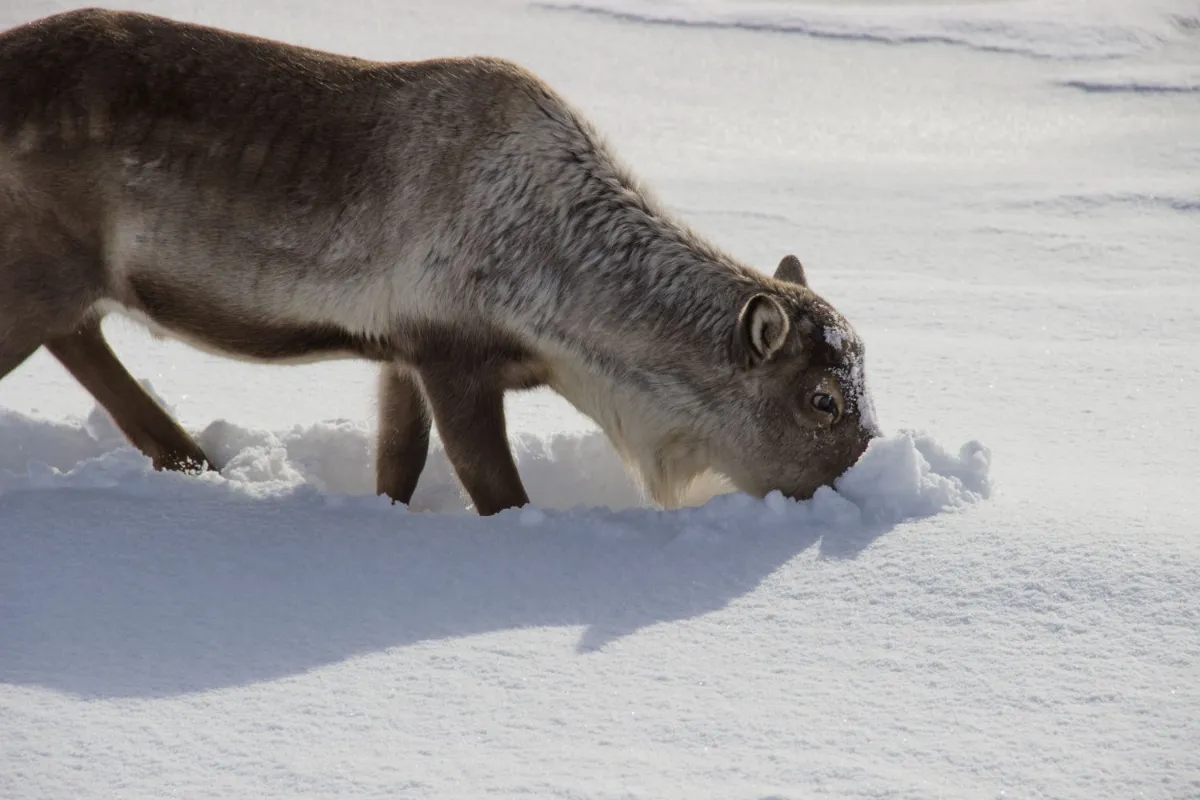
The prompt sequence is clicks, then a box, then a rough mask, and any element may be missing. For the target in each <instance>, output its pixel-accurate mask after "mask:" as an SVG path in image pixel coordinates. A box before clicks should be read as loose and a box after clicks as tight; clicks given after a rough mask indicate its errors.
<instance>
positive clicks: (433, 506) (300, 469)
mask: <svg viewBox="0 0 1200 800" xmlns="http://www.w3.org/2000/svg"><path fill="white" fill-rule="evenodd" d="M148 388H149V387H148ZM196 438H197V440H198V441H199V443H200V445H201V447H203V448H204V450H205V452H207V453H208V454H209V456H210V457H211V458H212V459H213V460H214V461H215V462H216V464H217V465H218V466H219V467H220V472H219V473H218V472H210V473H205V474H203V475H182V474H177V473H165V472H162V473H160V472H155V471H154V469H153V467H152V466H151V464H150V461H149V459H147V458H145V457H144V456H142V455H141V454H140V453H139V452H137V451H136V450H134V449H133V448H132V447H130V446H129V445H128V444H127V443H126V442H125V440H124V438H122V436H121V434H120V432H119V431H117V430H116V429H115V428H114V427H113V425H112V423H111V421H109V419H108V417H107V415H106V414H105V413H104V412H103V410H102V409H100V408H99V407H97V408H96V409H95V410H94V411H93V412H92V414H91V415H90V416H89V417H88V419H87V420H86V421H85V422H84V423H83V424H82V425H72V424H68V423H54V422H46V421H41V420H36V419H31V418H29V417H26V416H24V415H22V414H19V413H16V412H12V411H4V410H0V495H3V494H5V493H10V492H17V491H28V490H56V489H104V490H115V491H117V492H120V493H123V494H126V495H133V496H143V497H144V496H154V497H162V496H168V497H180V498H187V497H189V496H206V495H209V494H211V493H212V492H217V493H221V494H226V495H230V496H236V497H239V498H242V499H248V500H254V499H260V500H261V499H272V498H274V499H286V498H289V497H293V496H297V495H299V496H301V497H304V496H309V497H311V496H312V495H314V494H315V495H318V496H321V497H324V499H325V502H326V503H327V504H329V505H344V504H346V503H353V504H356V505H361V506H366V507H378V508H381V509H388V510H389V511H393V510H395V509H393V508H392V505H391V503H389V502H388V501H386V500H384V499H383V498H379V497H376V496H375V494H374V477H373V462H374V453H373V449H374V448H373V442H372V438H371V435H370V432H369V431H368V430H367V429H366V428H364V427H363V426H361V425H359V424H357V423H354V422H348V421H331V422H320V423H316V424H312V425H298V426H295V427H293V428H292V429H290V430H286V431H263V430H250V429H246V428H242V427H239V426H237V425H234V424H232V423H229V422H225V421H216V422H213V423H211V424H210V425H208V427H206V428H205V429H204V430H203V431H201V432H200V433H199V434H197V436H196ZM513 444H514V451H515V453H516V456H517V463H518V467H519V469H520V471H521V475H522V477H523V478H524V480H525V483H526V486H527V488H528V490H529V493H530V498H531V500H532V503H533V505H534V506H535V507H536V508H534V509H527V510H526V511H525V513H523V514H522V515H521V521H522V523H523V524H527V525H528V524H540V523H541V522H542V521H544V520H545V519H546V515H545V514H543V513H541V512H540V511H538V510H537V509H557V510H562V509H571V508H580V507H582V508H605V509H609V510H610V511H620V510H625V509H635V508H640V507H641V508H644V507H645V506H646V505H647V502H646V500H645V498H644V496H643V494H642V492H641V491H640V490H639V489H638V487H637V486H636V485H635V484H634V483H633V482H632V481H631V479H630V478H629V476H628V475H627V473H626V471H625V469H624V466H623V465H622V463H621V461H620V459H619V458H618V457H617V455H616V453H615V452H614V451H613V449H612V447H611V446H610V445H609V443H608V441H607V440H606V439H605V438H604V437H603V436H602V435H601V434H599V433H596V432H592V433H580V434H559V435H556V436H552V437H547V438H540V437H536V436H530V435H525V436H521V437H518V438H516V439H515V440H514V442H513ZM989 465H990V454H989V451H988V450H987V448H986V447H984V446H983V445H981V444H979V443H978V442H969V443H967V444H966V445H963V447H962V449H961V450H960V452H959V454H958V455H957V456H956V455H953V454H951V453H949V452H947V451H946V450H944V449H943V448H942V447H941V446H940V445H939V444H938V443H937V442H935V441H934V440H933V439H932V438H930V437H928V436H926V435H920V434H914V433H901V434H898V435H894V436H890V437H881V438H879V439H876V440H875V441H873V442H872V443H871V445H870V447H869V448H868V449H867V452H866V453H865V454H864V455H863V457H862V458H861V459H860V460H859V463H858V464H856V465H855V466H854V467H853V468H852V469H851V470H849V471H848V472H847V473H846V474H845V475H843V476H842V477H841V478H840V479H839V480H838V481H837V491H834V490H833V489H830V488H823V489H822V490H821V491H819V492H818V493H817V495H816V496H815V497H813V498H812V499H811V500H808V501H805V502H797V501H793V500H790V499H787V498H785V497H783V496H782V495H781V494H779V493H778V492H776V493H773V494H772V495H769V496H768V497H766V498H765V499H763V500H761V501H759V500H755V499H753V498H750V497H747V496H745V495H741V494H738V493H731V492H729V490H728V488H726V487H724V486H721V485H718V484H716V483H715V482H713V483H712V484H707V485H702V486H701V487H700V489H699V491H698V492H696V493H695V494H694V495H693V502H694V503H698V504H700V503H702V506H700V507H693V508H691V509H683V510H681V511H679V512H675V513H679V514H687V515H691V516H690V517H689V519H691V520H692V521H695V520H697V519H708V520H710V521H712V520H716V519H719V518H723V517H736V518H742V516H743V515H744V514H745V513H747V512H748V511H751V510H754V509H757V511H758V513H759V515H760V518H761V520H762V521H763V522H770V521H775V522H789V523H797V524H803V525H817V526H824V527H834V528H846V527H856V526H861V525H878V524H891V523H896V522H900V521H903V520H907V519H912V518H919V517H927V516H930V515H933V514H937V513H939V512H941V511H944V510H948V509H954V508H960V507H963V506H967V505H970V504H972V503H975V502H977V501H979V500H981V499H983V498H986V497H987V496H988V495H989V493H990V478H989V474H988V471H989ZM412 510H414V511H434V512H443V513H451V512H453V513H465V512H468V511H469V505H468V502H467V500H466V498H465V496H464V495H463V493H462V491H461V489H460V487H459V484H458V481H457V480H456V478H455V477H454V473H453V470H452V469H451V467H450V464H449V462H448V460H447V459H446V457H445V453H444V452H443V451H442V450H441V448H440V447H438V446H437V445H436V444H435V446H434V447H433V448H432V450H431V453H430V458H429V462H428V464H427V466H426V469H425V472H424V473H423V474H422V477H421V483H420V486H419V487H418V489H417V493H416V496H415V497H414V498H413V504H412ZM402 511H403V509H401V510H400V511H398V512H397V513H402ZM647 512H648V513H649V510H648V509H647ZM655 513H657V512H655ZM695 515H700V516H699V517H697V516H695Z"/></svg>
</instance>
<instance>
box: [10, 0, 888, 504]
mask: <svg viewBox="0 0 1200 800" xmlns="http://www.w3.org/2000/svg"><path fill="white" fill-rule="evenodd" d="M785 261H786V260H785ZM793 262H794V263H793ZM777 278H779V280H773V279H771V278H767V277H765V276H761V275H758V274H757V273H755V272H753V271H752V270H749V269H747V268H743V267H741V266H740V265H736V264H735V263H733V262H732V261H731V260H730V259H728V258H727V257H726V256H724V255H723V254H721V253H720V252H718V251H717V250H716V249H715V248H712V247H711V246H709V245H706V244H704V243H703V242H702V241H700V240H699V239H698V238H697V237H695V236H694V235H692V234H691V233H690V232H688V231H686V230H685V229H683V228H682V227H681V226H678V225H677V224H676V223H675V222H674V221H672V220H670V219H669V218H668V217H667V216H666V215H665V214H664V213H663V212H662V211H661V210H660V209H659V208H658V207H657V206H656V205H655V204H654V203H653V202H652V201H651V200H650V199H648V196H647V195H646V194H645V193H644V191H643V190H642V189H641V188H640V187H639V186H638V185H637V184H636V182H634V181H633V179H632V178H631V177H629V176H628V175H627V174H626V173H625V172H623V171H622V170H621V169H620V168H619V167H618V166H616V165H615V162H614V161H613V159H612V158H611V157H610V155H609V154H608V153H607V151H606V150H605V149H604V148H603V147H602V145H601V144H600V142H599V140H598V138H597V137H596V136H595V135H594V133H593V132H592V131H591V129H590V128H589V127H588V126H587V125H586V124H585V123H584V122H583V121H582V120H581V118H579V117H578V116H577V115H576V114H575V113H574V112H573V111H572V110H570V108H569V107H568V106H567V105H566V104H565V103H564V102H563V101H561V100H560V99H559V98H557V97H556V96H555V95H554V94H553V93H552V92H551V91H550V89H549V88H548V87H546V86H545V85H544V84H542V83H541V82H540V81H538V80H537V79H536V78H535V77H533V76H531V75H529V74H528V73H527V72H525V71H523V70H521V69H520V68H518V67H516V66H515V65H512V64H509V63H508V62H503V61H499V60H495V59H473V58H467V59H444V60H433V61H424V62H411V63H402V62H397V63H377V62H371V61H365V60H361V59H355V58H350V57H346V56H339V55H333V54H328V53H322V52H318V51H314V50H309V49H306V48H301V47H295V46H292V45H287V44H282V43H279V42H274V41H270V40H266V39H261V38H256V37H251V36H244V35H239V34H233V33H228V32H225V31H219V30H216V29H212V28H206V27H202V26H198V25H189V24H183V23H177V22H172V21H169V20H164V19H161V18H158V17H153V16H150V15H145V14H134V13H123V12H110V11H101V10H94V9H90V10H81V11H73V12H68V13H65V14H60V15H57V16H54V17H48V18H45V19H42V20H38V21H36V22H33V23H29V24H27V25H23V26H20V27H17V28H14V29H12V30H9V31H6V32H4V33H2V34H0V379H2V378H3V377H4V375H6V374H7V373H8V372H10V371H11V370H12V369H14V368H16V366H18V365H19V364H20V363H21V362H22V361H23V360H24V359H25V358H27V357H28V356H29V355H30V354H32V353H33V352H34V351H35V350H37V348H38V347H40V346H43V345H45V346H46V347H47V348H48V349H49V350H50V352H51V353H53V354H54V355H55V357H57V358H58V359H59V360H60V361H61V362H62V363H63V364H64V366H66V368H67V369H68V370H70V371H71V373H72V374H73V375H74V376H75V377H76V378H77V379H78V380H79V381H80V382H81V383H82V384H83V385H84V386H85V387H86V388H87V389H88V390H89V391H90V392H91V393H92V394H93V395H94V396H95V397H96V399H97V400H98V401H99V402H100V403H101V404H102V405H103V406H104V407H105V408H106V409H107V410H108V411H109V413H110V414H111V415H112V416H113V418H114V420H115V421H116V422H117V424H118V426H119V427H120V428H121V430H123V431H124V432H125V433H126V435H127V436H128V437H129V438H130V440H131V441H132V442H133V443H134V444H135V445H136V446H137V447H139V448H140V449H141V450H142V451H143V452H145V453H147V454H148V455H149V456H150V457H151V458H152V459H153V460H154V464H155V466H156V467H159V468H171V469H178V468H194V467H196V466H197V465H198V464H201V463H204V462H205V461H206V459H205V456H204V454H203V453H202V452H201V450H200V448H199V447H198V446H197V445H196V444H195V442H193V441H192V439H191V438H190V437H189V436H188V435H187V434H186V433H185V432H184V431H183V430H182V429H181V428H180V427H179V426H178V425H177V424H176V423H175V422H174V421H173V420H171V419H170V418H169V417H168V416H167V414H166V413H165V412H164V411H163V410H162V409H161V408H159V407H158V406H157V405H155V404H154V402H153V401H152V400H151V399H150V398H149V396H148V395H146V393H145V392H144V391H142V389H141V388H140V387H139V386H138V385H137V383H136V382H135V381H134V380H133V378H132V377H131V376H130V375H129V374H128V373H127V372H126V371H125V369H124V368H123V367H122V366H121V365H120V363H119V362H118V361H117V359H116V357H115V356H114V355H113V354H112V352H111V351H110V350H109V349H108V346H107V344H106V343H105V342H104V339H103V337H102V335H101V333H100V328H99V320H100V319H101V317H102V316H103V314H104V313H106V312H107V311H109V310H111V309H113V308H120V309H121V310H124V311H126V312H128V313H130V314H132V315H134V316H136V317H140V318H143V319H144V320H146V321H147V323H148V324H151V325H152V327H153V328H155V329H158V330H163V331H166V332H168V333H170V334H171V335H174V336H177V337H179V338H181V339H183V340H184V341H187V342H190V343H192V344H193V345H196V346H199V347H203V348H206V349H210V350H213V351H216V352H218V353H222V354H225V355H230V356H234V357H239V358H244V359H250V360H258V361H297V360H312V359H319V358H340V357H351V358H364V359H369V360H372V361H376V362H379V363H380V365H381V367H380V369H381V372H380V390H379V391H380V424H379V439H378V464H377V468H376V475H377V489H378V491H379V492H380V493H381V494H387V495H388V496H390V497H391V498H393V500H396V501H399V502H404V503H407V502H408V501H409V500H410V499H411V497H412V493H413V490H414V489H415V486H416V483H417V479H418V477H419V475H420V472H421V470H422V468H423V466H424V463H425V459H426V454H427V451H428V446H429V435H430V428H431V425H436V426H437V429H438V432H439V434H440V436H441V438H442V440H443V443H444V445H445V448H446V452H447V454H448V455H449V457H450V460H451V462H452V464H453V465H454V468H455V471H456V473H457V474H458V476H459V478H460V479H461V481H462V483H463V485H464V487H465V488H466V490H467V492H468V494H469V495H470V496H471V498H472V500H473V501H474V503H475V507H476V509H477V510H478V511H479V512H480V513H482V514H489V513H494V512H496V511H499V510H501V509H503V508H507V507H512V506H519V505H523V504H524V503H526V502H527V501H528V498H527V495H526V493H525V490H524V488H523V486H522V484H521V481H520V477H519V476H518V474H517V470H516V466H515V463H514V460H513V457H512V453H511V451H510V449H509V446H508V443H507V436H506V428H505V420H504V410H503V396H504V393H505V392H506V391H510V390H518V389H527V388H532V387H535V386H541V385H549V386H550V387H552V388H553V389H555V390H556V391H558V392H560V393H561V394H563V395H564V396H566V397H567V398H568V399H569V400H570V401H571V402H572V403H574V404H575V405H576V406H577V407H579V408H580V409H581V410H584V411H585V413H588V414H589V415H591V416H592V417H593V418H594V419H597V421H598V422H599V424H600V425H601V427H602V428H604V430H605V431H606V432H607V433H608V434H609V436H610V437H612V438H613V440H614V443H615V444H616V445H617V446H618V449H620V450H622V452H623V454H624V455H626V457H627V458H629V459H630V461H631V462H635V463H636V465H637V466H638V467H639V468H640V469H641V470H642V472H643V478H644V480H645V481H646V483H647V484H648V485H649V487H650V489H651V491H652V493H653V494H654V496H655V497H656V499H659V500H660V501H661V502H670V501H672V500H673V499H674V498H675V497H676V495H677V494H678V493H679V491H680V490H681V488H684V487H685V486H686V484H687V483H688V482H690V481H691V480H692V479H693V478H695V477H696V475H698V474H700V473H701V472H702V471H704V470H706V469H717V470H718V471H720V472H722V473H723V474H726V475H729V476H731V478H732V479H733V480H734V481H735V483H736V484H737V485H739V486H740V487H742V488H745V489H747V490H748V491H754V492H757V493H763V492H765V491H769V490H770V489H772V488H782V489H784V491H787V492H788V493H789V494H794V495H796V496H803V495H807V494H811V492H812V491H813V490H814V489H815V487H816V486H817V485H819V484H820V483H822V482H828V481H829V480H831V479H832V478H833V477H835V476H836V475H837V474H840V472H841V471H842V470H844V469H845V467H846V466H848V465H849V464H850V463H853V460H854V459H855V458H857V455H858V454H859V453H861V452H862V449H863V448H864V447H865V442H866V438H867V436H868V434H869V430H870V428H871V424H869V420H868V419H867V417H866V414H865V411H864V413H863V415H860V414H859V413H858V412H859V410H860V408H859V405H856V404H861V403H865V402H866V401H865V395H864V396H863V399H862V400H861V401H860V400H859V394H860V393H861V391H862V389H861V386H859V385H858V384H857V383H856V384H854V385H855V389H854V391H853V392H851V393H850V394H849V395H847V394H846V393H845V392H844V391H843V388H844V387H845V386H847V385H849V384H846V383H845V381H847V380H855V381H857V380H858V378H853V379H852V378H851V375H852V372H853V370H851V369H850V367H851V366H853V364H851V363H850V362H851V361H854V363H855V364H858V365H859V367H860V366H861V364H860V362H861V355H862V354H861V346H860V345H859V343H858V341H857V339H856V338H854V337H853V334H852V333H851V332H850V331H849V328H848V326H846V325H845V324H844V320H842V319H841V318H840V316H838V315H837V314H836V312H834V311H833V310H832V308H830V307H829V306H828V304H826V303H824V301H822V300H820V298H818V297H817V296H816V295H815V294H813V293H812V292H811V291H810V290H809V289H808V288H807V285H806V281H805V278H804V272H803V268H802V267H800V265H799V262H798V261H795V260H794V259H792V261H791V262H786V264H781V268H780V271H779V273H778V274H777ZM831 326H832V327H831ZM834 328H836V329H837V330H838V331H840V333H839V334H838V335H837V337H836V338H839V339H841V338H845V340H846V341H845V342H844V343H843V344H839V345H836V346H834V345H830V344H829V343H828V341H826V339H824V338H822V335H823V334H822V331H824V330H826V329H829V330H833V329H834ZM859 372H861V369H860V370H859ZM854 374H858V373H854ZM839 381H841V383H839ZM839 387H843V388H839ZM814 392H819V393H823V394H825V395H828V396H830V397H834V396H835V395H836V398H837V401H838V403H839V409H845V410H846V412H847V413H845V414H842V413H840V411H839V414H838V415H835V416H833V417H831V416H829V415H828V414H825V415H822V414H818V413H816V412H814V411H813V410H812V408H811V407H810V406H809V405H808V403H807V398H809V397H810V396H811V395H812V394H813V393H814ZM796 396H799V397H800V398H801V399H800V400H799V401H798V400H797V399H796ZM797 405H799V408H798V409H797ZM862 408H865V406H862ZM860 416H862V419H863V420H866V423H864V424H865V427H863V426H860V425H859V423H860ZM843 418H846V419H850V420H852V424H851V423H847V422H844V421H843ZM770 426H779V427H778V431H779V435H776V432H775V431H774V430H773V429H772V428H771V427H770ZM826 440H828V441H826ZM764 448H766V449H769V450H772V452H771V453H770V457H769V458H768V459H767V460H766V461H765V462H764V464H763V465H759V464H755V463H754V461H755V459H759V460H762V454H763V451H764ZM768 468H770V469H768Z"/></svg>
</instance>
